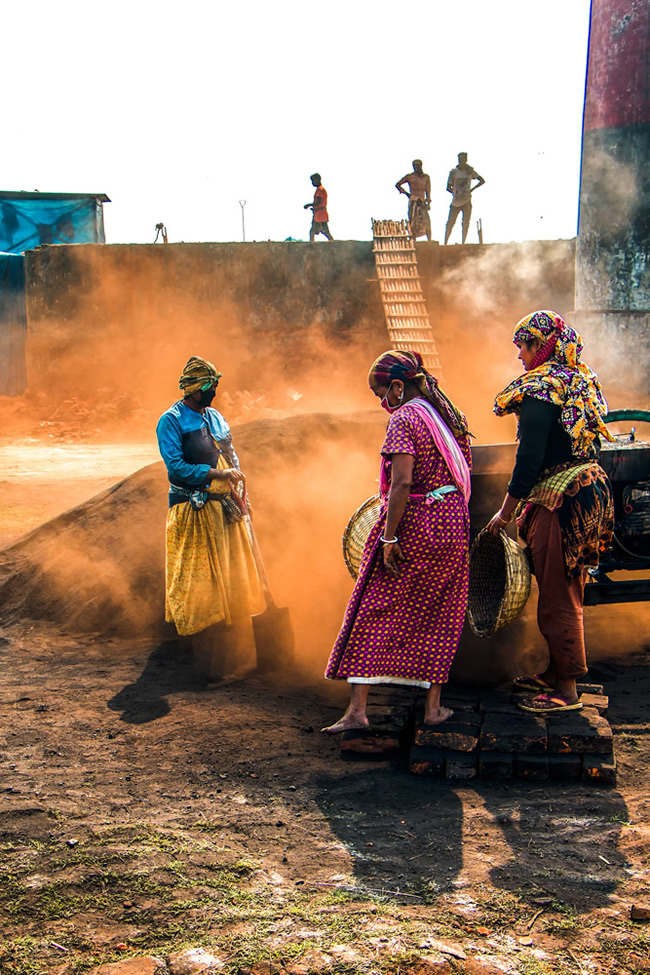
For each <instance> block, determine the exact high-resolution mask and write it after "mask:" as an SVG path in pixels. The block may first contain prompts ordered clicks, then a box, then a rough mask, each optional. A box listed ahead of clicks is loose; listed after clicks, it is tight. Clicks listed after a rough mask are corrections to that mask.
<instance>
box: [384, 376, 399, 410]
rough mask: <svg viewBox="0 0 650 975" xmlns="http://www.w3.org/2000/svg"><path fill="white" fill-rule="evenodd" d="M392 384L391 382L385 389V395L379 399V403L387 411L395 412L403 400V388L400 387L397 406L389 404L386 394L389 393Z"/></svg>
mask: <svg viewBox="0 0 650 975" xmlns="http://www.w3.org/2000/svg"><path fill="white" fill-rule="evenodd" d="M392 386H393V384H392V383H391V384H390V386H389V387H388V389H387V390H386V395H385V396H383V397H382V400H381V405H382V406H383V408H384V409H385V410H386V412H387V413H395V412H396V410H399V408H400V406H401V405H402V403H403V402H404V390H403V389H402V395H401V396H400V398H399V403H398V404H397V406H391V405H390V403H389V402H388V394H389V393H390V391H391V389H392Z"/></svg>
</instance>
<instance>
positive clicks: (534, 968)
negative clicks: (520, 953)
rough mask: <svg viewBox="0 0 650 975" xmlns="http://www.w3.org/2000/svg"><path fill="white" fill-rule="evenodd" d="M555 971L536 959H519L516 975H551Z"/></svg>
mask: <svg viewBox="0 0 650 975" xmlns="http://www.w3.org/2000/svg"><path fill="white" fill-rule="evenodd" d="M565 970H566V969H565ZM555 971H556V969H555V968H549V966H548V965H547V964H546V963H545V962H543V961H540V960H539V959H538V958H520V959H519V960H518V962H517V973H518V975H553V973H554V972H555Z"/></svg>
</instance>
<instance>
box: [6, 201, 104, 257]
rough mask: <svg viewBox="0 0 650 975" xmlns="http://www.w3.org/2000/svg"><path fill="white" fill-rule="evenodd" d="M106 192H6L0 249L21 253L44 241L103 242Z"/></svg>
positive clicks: (46, 242)
mask: <svg viewBox="0 0 650 975" xmlns="http://www.w3.org/2000/svg"><path fill="white" fill-rule="evenodd" d="M105 202H110V201H109V200H108V197H107V196H106V195H105V194H103V193H96V194H79V193H77V194H66V193H3V192H1V191H0V251H5V252H7V253H10V254H20V253H22V252H23V251H26V250H32V249H33V248H34V247H40V246H41V244H103V243H104V215H103V211H102V203H105Z"/></svg>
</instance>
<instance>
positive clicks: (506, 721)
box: [341, 684, 616, 786]
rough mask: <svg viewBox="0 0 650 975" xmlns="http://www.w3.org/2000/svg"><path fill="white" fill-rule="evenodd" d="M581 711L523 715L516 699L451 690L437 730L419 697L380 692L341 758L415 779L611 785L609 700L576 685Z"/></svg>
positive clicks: (346, 739)
mask: <svg viewBox="0 0 650 975" xmlns="http://www.w3.org/2000/svg"><path fill="white" fill-rule="evenodd" d="M578 693H579V694H580V701H581V704H582V709H581V710H579V711H567V712H565V713H562V714H553V715H548V716H546V717H542V716H540V715H537V714H532V713H530V712H527V711H523V710H522V709H521V708H519V707H518V703H519V702H520V701H521V700H523V697H525V696H526V695H522V694H521V693H518V694H517V693H513V692H512V691H508V690H496V691H477V690H467V689H459V688H453V689H449V691H448V692H447V693H446V694H445V701H444V703H445V704H446V705H448V706H449V707H451V708H452V709H453V711H454V714H453V716H452V717H451V718H450V719H449V720H448V721H445V722H444V723H443V724H441V725H436V726H433V727H430V726H428V725H425V724H424V723H423V720H422V719H423V702H422V697H421V695H420V696H414V695H413V694H412V693H411V694H409V692H406V691H403V692H397V693H395V692H394V691H393V692H391V691H388V690H386V691H385V692H384V697H385V700H384V702H383V703H382V704H380V705H374V706H371V707H369V708H368V717H369V720H370V728H368V729H367V730H364V731H348V732H346V733H345V734H344V735H343V739H342V742H341V753H342V755H343V757H345V758H354V757H359V758H360V757H365V758H369V757H376V758H389V759H398V760H400V761H401V762H402V763H403V764H405V765H406V766H407V767H408V769H409V770H410V771H411V772H413V773H414V774H416V775H433V776H438V777H442V778H447V779H457V780H458V779H474V778H477V777H480V778H482V779H497V780H498V779H510V778H513V777H514V778H519V779H527V780H529V781H536V782H539V781H545V780H547V779H558V780H564V781H576V780H579V779H582V780H583V781H587V782H593V783H595V784H598V785H606V786H610V785H615V783H616V760H615V757H614V738H613V735H612V729H611V727H610V725H609V722H608V721H607V719H606V716H605V715H606V713H607V705H608V699H607V697H605V696H604V694H603V688H602V686H600V685H597V684H582V685H579V686H578Z"/></svg>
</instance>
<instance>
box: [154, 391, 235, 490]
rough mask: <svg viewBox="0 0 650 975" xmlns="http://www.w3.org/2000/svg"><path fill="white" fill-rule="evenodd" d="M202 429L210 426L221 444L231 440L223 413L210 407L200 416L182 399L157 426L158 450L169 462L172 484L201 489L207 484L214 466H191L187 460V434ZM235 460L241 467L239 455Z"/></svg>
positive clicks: (164, 414)
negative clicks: (185, 441)
mask: <svg viewBox="0 0 650 975" xmlns="http://www.w3.org/2000/svg"><path fill="white" fill-rule="evenodd" d="M201 427H207V428H208V430H209V432H210V434H211V435H212V436H213V437H214V439H215V440H217V441H219V440H226V439H228V438H230V427H229V426H228V424H227V423H226V421H225V420H224V418H223V417H222V415H221V413H219V412H218V411H217V410H215V409H213V408H212V407H211V406H208V407H206V409H205V412H204V413H198V412H197V411H196V410H193V409H191V408H190V407H189V406H186V405H185V403H184V402H183V400H178V402H177V403H174V405H173V406H170V408H169V409H168V410H166V411H165V412H164V413H163V415H162V416H161V417H160V419H159V420H158V425H157V427H156V435H157V437H158V449H159V450H160V454H161V456H162V459H163V460H164V462H165V466H166V468H167V474H168V475H169V480H170V481H172V482H174V483H180V484H189V485H192V486H193V487H197V488H201V487H203V486H204V485H205V483H206V477H207V474H208V471H209V470H210V465H209V464H188V463H187V461H186V460H185V459H184V457H183V434H184V433H191V432H192V431H193V430H200V429H201ZM233 455H234V452H233ZM234 459H235V465H236V466H237V467H239V462H238V460H237V457H236V455H234Z"/></svg>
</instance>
